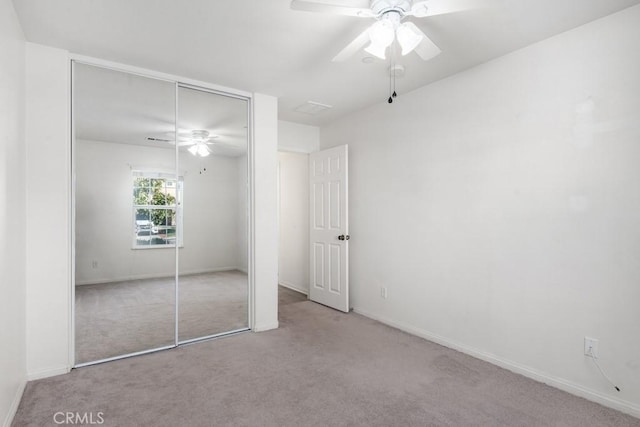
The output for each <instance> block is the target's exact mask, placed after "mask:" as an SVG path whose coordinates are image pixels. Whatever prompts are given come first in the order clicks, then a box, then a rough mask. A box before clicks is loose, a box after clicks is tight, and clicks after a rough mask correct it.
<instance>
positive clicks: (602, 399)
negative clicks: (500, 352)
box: [353, 307, 640, 418]
mask: <svg viewBox="0 0 640 427" xmlns="http://www.w3.org/2000/svg"><path fill="white" fill-rule="evenodd" d="M353 311H354V312H355V313H358V314H360V315H362V316H365V317H368V318H370V319H373V320H377V321H378V322H380V323H384V324H385V325H388V326H391V327H394V328H396V329H400V330H401V331H404V332H407V333H409V334H411V335H415V336H418V337H420V338H424V339H426V340H428V341H432V342H435V343H437V344H440V345H443V346H445V347H448V348H452V349H454V350H457V351H460V352H462V353H465V354H468V355H470V356H473V357H475V358H477V359H480V360H484V361H485V362H489V363H491V364H493V365H496V366H499V367H501V368H504V369H507V370H509V371H511V372H515V373H516V374H520V375H523V376H525V377H527V378H531V379H533V380H535V381H538V382H541V383H544V384H547V385H550V386H552V387H555V388H557V389H560V390H562V391H566V392H567V393H570V394H573V395H575V396H579V397H583V398H585V399H587V400H590V401H592V402H596V403H599V404H601V405H603V406H606V407H608V408H612V409H616V410H618V411H620V412H624V413H625V414H629V415H631V416H634V417H638V418H640V406H638V405H636V404H634V403H631V402H628V401H625V400H622V399H612V398H611V397H609V396H606V395H604V394H602V393H599V392H597V391H595V390H590V389H588V388H586V387H583V386H581V385H578V384H575V383H573V382H571V381H568V380H565V379H564V378H560V377H556V376H552V375H549V374H547V373H544V372H541V371H538V370H536V369H533V368H530V367H528V366H525V365H522V364H519V363H517V362H513V361H511V360H507V359H503V358H501V357H498V356H495V355H493V354H489V353H485V352H483V351H480V350H477V349H475V348H472V347H469V346H467V345H464V344H460V343H458V342H455V341H452V340H449V339H447V338H444V337H441V336H439V335H436V334H433V333H431V332H428V331H425V330H423V329H420V328H416V327H415V326H411V325H408V324H406V323H404V322H398V321H395V320H391V319H388V318H386V317H384V316H378V315H376V314H373V313H371V312H369V311H367V310H362V309H360V308H355V307H354V309H353Z"/></svg>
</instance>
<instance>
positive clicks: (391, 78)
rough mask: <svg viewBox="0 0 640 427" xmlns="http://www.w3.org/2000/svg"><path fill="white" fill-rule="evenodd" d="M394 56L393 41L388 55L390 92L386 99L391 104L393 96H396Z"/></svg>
mask: <svg viewBox="0 0 640 427" xmlns="http://www.w3.org/2000/svg"><path fill="white" fill-rule="evenodd" d="M395 57H396V45H395V43H394V44H392V45H391V55H389V93H390V94H391V95H389V99H388V100H387V102H388V103H389V104H392V103H393V98H395V97H397V96H398V94H397V93H396V64H395V61H394V60H395Z"/></svg>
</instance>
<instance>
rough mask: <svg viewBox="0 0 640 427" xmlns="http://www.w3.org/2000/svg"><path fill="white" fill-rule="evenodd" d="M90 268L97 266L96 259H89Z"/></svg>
mask: <svg viewBox="0 0 640 427" xmlns="http://www.w3.org/2000/svg"><path fill="white" fill-rule="evenodd" d="M91 268H98V261H96V260H95V259H94V260H93V261H91Z"/></svg>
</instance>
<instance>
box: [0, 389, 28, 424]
mask: <svg viewBox="0 0 640 427" xmlns="http://www.w3.org/2000/svg"><path fill="white" fill-rule="evenodd" d="M26 386H27V382H26V381H22V382H21V383H20V385H19V386H18V389H17V390H16V394H15V395H14V397H13V401H12V402H11V406H9V412H8V413H7V416H6V417H5V419H4V422H3V423H2V426H3V427H11V423H12V422H13V418H14V417H15V416H16V412H17V411H18V406H20V401H21V400H22V394H23V393H24V388H25V387H26Z"/></svg>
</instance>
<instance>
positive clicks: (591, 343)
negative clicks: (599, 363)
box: [584, 337, 598, 359]
mask: <svg viewBox="0 0 640 427" xmlns="http://www.w3.org/2000/svg"><path fill="white" fill-rule="evenodd" d="M584 355H585V356H589V357H592V356H595V358H596V359H597V358H598V340H597V339H595V338H589V337H584Z"/></svg>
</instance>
